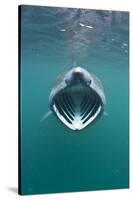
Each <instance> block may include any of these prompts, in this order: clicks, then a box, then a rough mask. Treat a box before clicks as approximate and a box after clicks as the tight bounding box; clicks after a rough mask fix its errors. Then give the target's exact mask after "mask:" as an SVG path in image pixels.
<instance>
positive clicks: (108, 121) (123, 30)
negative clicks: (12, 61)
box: [20, 6, 129, 194]
mask: <svg viewBox="0 0 133 200" xmlns="http://www.w3.org/2000/svg"><path fill="white" fill-rule="evenodd" d="M87 26H88V27H87ZM128 31H129V30H128V12H109V11H95V10H83V9H67V8H49V7H37V6H22V7H21V113H22V115H21V116H22V124H21V172H20V173H21V193H22V194H39V193H57V192H72V191H85V190H87V191H89V190H105V189H119V188H128V186H129V163H128V160H129V157H128V156H129V152H128V148H129V124H128V121H129V115H128V112H129V111H128V102H129V91H128V87H129V85H128V84H129V62H128V54H129V53H128V45H129V44H128ZM75 64H76V65H79V66H81V67H84V68H85V69H87V70H88V71H90V72H92V73H94V74H95V75H96V76H98V77H99V78H100V80H101V81H102V83H103V86H104V90H105V95H106V99H107V104H106V107H105V111H106V113H107V114H106V115H102V116H101V118H99V119H98V120H97V121H96V122H95V123H93V124H92V125H90V126H89V127H87V128H85V129H84V130H82V131H80V132H74V131H72V130H70V129H68V128H67V127H65V126H64V124H62V123H61V122H60V121H59V120H58V119H57V118H56V117H55V116H54V115H51V116H49V117H48V118H47V119H46V120H45V121H43V122H40V121H41V119H42V117H43V115H44V114H45V113H47V112H48V111H49V103H48V99H49V94H50V91H51V89H52V87H53V86H54V82H55V80H56V78H57V76H58V75H60V74H61V73H64V72H66V71H68V70H69V69H71V68H72V67H73V66H74V65H75Z"/></svg>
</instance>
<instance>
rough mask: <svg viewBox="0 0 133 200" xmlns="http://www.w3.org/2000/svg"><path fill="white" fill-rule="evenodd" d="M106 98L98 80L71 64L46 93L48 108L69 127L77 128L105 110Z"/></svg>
mask: <svg viewBox="0 0 133 200" xmlns="http://www.w3.org/2000/svg"><path fill="white" fill-rule="evenodd" d="M105 104H106V98H105V94H104V89H103V86H102V83H101V81H100V80H99V79H98V78H97V77H96V76H95V75H94V74H92V73H90V72H88V71H87V70H86V69H84V68H82V67H74V68H73V69H71V70H69V71H68V72H67V73H65V74H64V75H62V76H60V77H58V78H57V80H56V84H55V85H54V87H53V88H52V90H51V93H50V96H49V105H50V111H49V112H48V113H46V114H45V115H44V117H43V119H42V120H44V119H46V118H47V117H48V116H49V115H50V114H51V113H54V114H55V115H56V117H57V118H58V119H60V121H61V122H62V123H64V124H65V125H66V126H67V127H68V128H70V129H72V130H75V131H78V130H82V129H84V128H85V127H86V126H88V125H90V124H91V123H92V122H94V121H95V120H96V119H97V118H99V117H100V115H101V114H102V113H103V112H104V107H105Z"/></svg>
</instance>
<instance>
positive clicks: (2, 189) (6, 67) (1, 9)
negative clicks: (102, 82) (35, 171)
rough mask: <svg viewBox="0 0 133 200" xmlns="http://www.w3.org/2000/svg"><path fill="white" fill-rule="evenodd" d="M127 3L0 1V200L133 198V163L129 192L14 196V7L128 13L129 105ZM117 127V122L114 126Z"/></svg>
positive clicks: (132, 23)
mask: <svg viewBox="0 0 133 200" xmlns="http://www.w3.org/2000/svg"><path fill="white" fill-rule="evenodd" d="M131 2H132V1H131V0H123V1H122V0H121V1H116V0H97V1H96V0H92V1H87V0H78V1H77V0H60V1H59V0H41V1H39V0H34V1H30V0H27V1H17V0H12V1H11V0H10V1H7V0H3V1H1V4H0V199H2V200H4V199H6V200H16V199H17V200H18V199H33V200H34V199H38V200H39V199H47V200H49V199H58V200H60V199H62V200H63V199H72V200H75V199H76V200H78V199H84V200H86V199H92V200H93V199H103V200H104V199H108V200H110V199H111V200H112V199H121V200H123V199H124V200H125V199H127V200H130V199H132V198H133V172H132V171H133V161H132V160H133V159H132V158H131V161H130V168H131V171H130V177H131V178H130V189H124V190H112V191H111V190H108V191H96V192H77V193H66V194H50V195H34V196H19V195H18V194H17V171H18V169H17V162H18V161H17V154H18V151H17V145H18V143H17V142H18V131H17V129H18V128H17V126H18V125H17V117H18V114H17V113H18V111H17V105H18V102H17V95H18V94H17V89H18V86H17V84H18V83H17V74H18V69H17V68H18V64H17V63H18V61H17V50H18V48H17V40H18V35H17V17H18V16H17V6H18V5H19V4H32V5H52V6H65V7H81V8H94V9H97V8H98V9H113V10H127V11H130V46H131V51H130V55H131V58H130V61H131V62H130V83H131V84H130V94H131V98H130V102H133V97H132V96H133V87H132V83H133V78H132V77H133V69H132V61H133V59H132V55H133V51H132V44H133V39H132V36H133V19H132V18H133V5H132V3H131ZM130 119H131V120H130V157H132V155H133V154H132V151H133V147H132V143H133V142H132V141H133V136H132V132H133V126H132V124H131V123H132V122H133V120H132V119H133V106H132V104H131V105H130ZM116 126H117V122H116Z"/></svg>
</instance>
